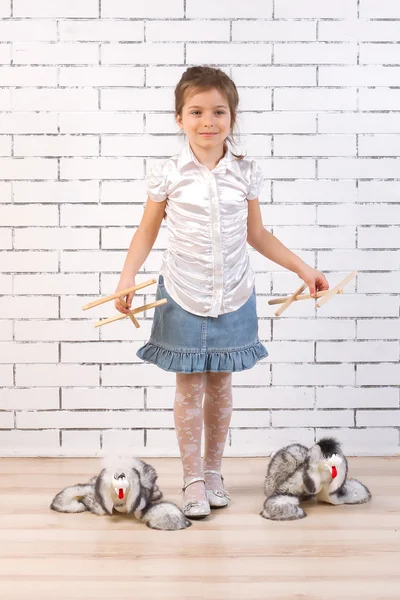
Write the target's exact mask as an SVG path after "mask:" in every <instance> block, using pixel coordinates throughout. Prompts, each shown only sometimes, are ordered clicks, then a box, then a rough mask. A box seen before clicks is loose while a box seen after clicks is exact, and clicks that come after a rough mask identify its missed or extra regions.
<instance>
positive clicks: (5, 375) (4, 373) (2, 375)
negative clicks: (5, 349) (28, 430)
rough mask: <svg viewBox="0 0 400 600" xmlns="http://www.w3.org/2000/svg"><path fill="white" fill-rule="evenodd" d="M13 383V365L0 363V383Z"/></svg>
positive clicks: (3, 384) (7, 384) (9, 384)
mask: <svg viewBox="0 0 400 600" xmlns="http://www.w3.org/2000/svg"><path fill="white" fill-rule="evenodd" d="M0 305H1V303H0ZM13 384H14V382H13V365H0V385H1V386H10V387H11V386H12V385H13ZM12 427H13V425H12Z"/></svg>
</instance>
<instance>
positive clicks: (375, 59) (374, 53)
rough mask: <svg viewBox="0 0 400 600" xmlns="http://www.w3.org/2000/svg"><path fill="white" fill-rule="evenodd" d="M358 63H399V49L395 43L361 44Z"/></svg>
mask: <svg viewBox="0 0 400 600" xmlns="http://www.w3.org/2000/svg"><path fill="white" fill-rule="evenodd" d="M399 15H400V13H399ZM360 64H361V65H363V64H365V65H398V64H400V49H399V47H398V45H397V44H379V43H375V44H367V43H365V44H361V46H360Z"/></svg>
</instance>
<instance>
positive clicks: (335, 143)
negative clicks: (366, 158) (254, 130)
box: [274, 134, 357, 157]
mask: <svg viewBox="0 0 400 600" xmlns="http://www.w3.org/2000/svg"><path fill="white" fill-rule="evenodd" d="M356 153H357V149H356V137H355V136H352V135H347V136H346V135H320V134H317V135H276V136H275V137H274V156H315V157H321V156H355V155H356Z"/></svg>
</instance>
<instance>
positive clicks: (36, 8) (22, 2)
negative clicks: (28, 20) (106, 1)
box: [13, 0, 99, 17]
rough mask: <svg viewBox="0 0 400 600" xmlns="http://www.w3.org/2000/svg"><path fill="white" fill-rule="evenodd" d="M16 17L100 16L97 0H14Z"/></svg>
mask: <svg viewBox="0 0 400 600" xmlns="http://www.w3.org/2000/svg"><path fill="white" fill-rule="evenodd" d="M13 7H14V12H13V15H14V17H98V16H99V10H98V2H97V0H70V2H68V5H66V4H65V2H63V0H37V2H35V3H34V4H32V2H30V0H14V3H13Z"/></svg>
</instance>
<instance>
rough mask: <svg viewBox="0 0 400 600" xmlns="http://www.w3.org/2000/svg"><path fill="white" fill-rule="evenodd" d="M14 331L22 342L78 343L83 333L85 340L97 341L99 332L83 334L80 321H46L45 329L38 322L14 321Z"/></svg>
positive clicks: (90, 331) (93, 331)
mask: <svg viewBox="0 0 400 600" xmlns="http://www.w3.org/2000/svg"><path fill="white" fill-rule="evenodd" d="M74 289H75V288H74ZM14 329H15V339H16V340H17V341H23V342H29V341H32V342H34V341H39V340H43V341H46V342H51V341H54V342H59V341H70V340H74V341H78V342H80V341H81V340H82V335H83V333H84V335H85V340H88V339H92V340H98V339H99V332H98V330H96V329H94V328H93V327H92V329H91V330H87V331H85V332H83V329H82V322H81V321H68V320H57V321H52V320H48V321H47V322H46V326H45V327H43V321H40V320H37V321H36V320H33V321H16V322H15V325H14Z"/></svg>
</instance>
